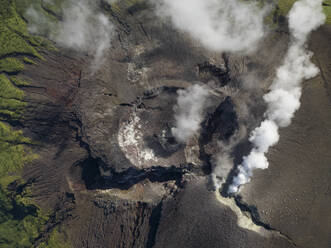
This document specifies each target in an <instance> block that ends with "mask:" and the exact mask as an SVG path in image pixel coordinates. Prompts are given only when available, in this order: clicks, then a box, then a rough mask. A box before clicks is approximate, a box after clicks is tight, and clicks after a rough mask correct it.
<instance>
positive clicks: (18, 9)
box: [0, 0, 69, 248]
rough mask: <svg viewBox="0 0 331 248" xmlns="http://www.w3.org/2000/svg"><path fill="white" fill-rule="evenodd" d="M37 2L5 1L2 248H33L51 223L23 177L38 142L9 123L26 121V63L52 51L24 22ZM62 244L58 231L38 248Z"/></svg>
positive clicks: (1, 14) (1, 7)
mask: <svg viewBox="0 0 331 248" xmlns="http://www.w3.org/2000/svg"><path fill="white" fill-rule="evenodd" d="M32 2H33V3H39V4H40V0H0V247H8V248H11V247H12V248H25V247H33V246H34V245H35V243H36V240H37V239H38V238H40V237H41V235H42V234H43V233H44V232H45V225H46V224H47V222H48V220H49V216H48V215H47V214H45V213H43V212H42V211H41V209H40V208H39V207H38V206H37V205H36V203H35V202H34V201H33V199H32V197H31V186H32V184H33V182H32V181H31V182H25V181H24V180H23V179H22V177H21V170H22V168H23V167H24V165H26V164H27V163H30V162H31V161H33V160H35V159H36V158H37V156H36V155H35V154H34V153H33V152H32V149H31V145H33V142H32V141H31V140H30V139H29V138H27V137H25V136H24V135H23V132H22V131H21V130H16V129H14V128H13V127H11V126H10V125H9V124H8V123H13V122H15V121H20V120H21V119H22V113H23V111H24V109H25V107H26V102H25V101H24V95H25V94H24V91H23V90H22V89H20V87H22V86H27V85H29V83H28V82H26V81H23V80H21V79H19V77H17V76H14V75H16V74H18V73H19V72H20V71H22V70H24V63H25V64H34V63H35V61H34V60H35V59H37V60H38V59H43V58H42V56H41V55H40V54H39V52H38V50H39V49H40V48H43V49H44V48H47V49H50V48H53V47H52V45H51V43H50V42H49V41H47V40H45V39H44V38H41V37H37V36H32V35H30V34H29V32H28V29H27V23H26V22H25V21H24V20H23V19H22V18H21V16H22V15H23V12H24V10H25V9H24V8H26V7H28V6H29V4H31V3H32ZM23 62H24V63H23ZM13 74H14V75H13ZM10 75H11V76H10ZM61 240H62V237H61V234H60V233H59V232H58V231H55V232H53V233H51V234H50V235H49V238H48V239H47V238H46V240H45V241H44V242H43V243H42V244H40V246H39V247H49V248H53V247H54V248H56V247H69V246H68V245H67V244H65V243H64V242H61Z"/></svg>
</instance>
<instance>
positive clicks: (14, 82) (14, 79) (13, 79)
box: [10, 76, 30, 87]
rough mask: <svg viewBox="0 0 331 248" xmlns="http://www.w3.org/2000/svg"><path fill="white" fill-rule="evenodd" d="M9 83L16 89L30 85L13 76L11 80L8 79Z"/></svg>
mask: <svg viewBox="0 0 331 248" xmlns="http://www.w3.org/2000/svg"><path fill="white" fill-rule="evenodd" d="M10 81H11V82H12V83H13V84H14V85H15V86H17V87H21V86H28V85H30V83H29V82H27V81H24V80H21V79H19V78H17V77H15V76H13V77H11V78H10Z"/></svg>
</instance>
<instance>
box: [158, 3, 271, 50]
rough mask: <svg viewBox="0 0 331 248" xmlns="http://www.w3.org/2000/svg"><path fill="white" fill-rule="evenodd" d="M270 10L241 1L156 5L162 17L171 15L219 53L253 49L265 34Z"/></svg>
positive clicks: (182, 27)
mask: <svg viewBox="0 0 331 248" xmlns="http://www.w3.org/2000/svg"><path fill="white" fill-rule="evenodd" d="M267 9H268V8H264V9H262V10H261V7H259V6H257V4H256V3H254V2H245V1H241V0H180V1H178V0H160V1H159V2H158V4H157V13H158V14H159V16H162V17H170V18H171V21H172V23H173V25H174V26H175V27H176V28H178V29H180V30H182V31H184V32H187V33H189V34H190V35H191V36H192V37H193V38H194V39H196V40H198V41H200V42H201V43H202V44H203V45H204V46H205V47H206V48H207V49H210V50H214V51H219V52H226V51H228V52H249V51H252V50H253V49H254V48H255V46H256V44H257V43H258V41H259V40H260V39H261V38H262V37H263V36H264V27H263V18H264V17H265V15H266V14H267V12H268V11H267Z"/></svg>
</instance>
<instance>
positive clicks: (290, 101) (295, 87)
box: [228, 0, 325, 193]
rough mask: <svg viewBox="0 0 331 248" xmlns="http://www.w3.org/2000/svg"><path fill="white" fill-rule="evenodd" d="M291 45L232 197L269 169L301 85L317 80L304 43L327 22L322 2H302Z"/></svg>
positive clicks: (294, 12)
mask: <svg viewBox="0 0 331 248" xmlns="http://www.w3.org/2000/svg"><path fill="white" fill-rule="evenodd" d="M288 19H289V28H290V32H291V39H292V40H291V44H290V47H289V50H288V52H287V55H286V57H285V59H284V61H283V64H282V65H281V66H280V67H279V68H278V70H277V74H276V78H275V79H274V81H273V83H272V85H271V87H270V92H269V93H268V94H266V95H265V96H264V100H265V102H266V103H267V106H268V107H267V112H266V113H265V117H266V119H265V120H264V121H263V122H262V123H261V125H260V126H259V127H257V128H256V129H255V130H254V131H253V132H252V133H251V136H250V139H249V140H250V142H251V143H252V144H253V149H252V151H251V153H250V154H249V155H248V156H245V157H244V158H243V162H242V164H241V165H239V166H238V174H237V176H235V177H234V179H233V182H232V185H230V187H229V190H228V191H229V193H236V192H237V191H238V190H239V187H240V186H241V185H243V184H245V183H247V182H249V181H250V178H251V176H252V173H253V171H254V169H266V168H268V165H269V163H268V160H267V158H266V156H265V154H266V153H267V152H268V149H269V148H270V147H271V146H273V145H275V144H276V143H277V142H278V140H279V133H278V129H279V128H281V127H286V126H288V125H290V124H291V119H292V118H293V116H294V113H295V112H296V111H297V110H298V109H299V107H300V97H301V90H302V89H301V83H302V81H303V80H307V79H309V78H312V77H314V76H316V75H317V74H318V72H319V70H318V68H317V67H316V66H315V65H314V64H313V63H312V62H311V61H310V59H311V57H312V53H311V52H309V51H307V50H306V48H305V43H306V41H307V39H308V36H309V34H310V33H311V32H312V31H313V30H316V29H317V28H318V27H319V26H320V25H322V24H323V23H324V22H325V15H324V14H323V9H322V0H299V1H297V2H296V3H295V4H294V5H293V7H292V9H291V10H290V13H289V15H288Z"/></svg>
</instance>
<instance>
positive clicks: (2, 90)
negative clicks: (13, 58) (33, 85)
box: [0, 74, 26, 170]
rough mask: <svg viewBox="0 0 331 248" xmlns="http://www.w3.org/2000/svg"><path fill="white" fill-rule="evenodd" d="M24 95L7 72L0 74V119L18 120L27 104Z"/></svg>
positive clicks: (18, 81) (20, 82)
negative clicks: (8, 76)
mask: <svg viewBox="0 0 331 248" xmlns="http://www.w3.org/2000/svg"><path fill="white" fill-rule="evenodd" d="M15 81H16V82H17V83H19V84H22V81H20V80H18V79H16V78H15ZM23 97H24V92H23V91H22V90H20V89H18V88H17V87H15V86H14V85H13V84H12V83H11V82H10V80H9V79H8V78H7V76H6V75H5V74H0V120H3V121H5V120H8V119H10V120H18V119H19V117H20V115H21V113H22V111H23V110H24V107H25V106H26V103H25V102H23V101H22V100H23ZM0 124H1V122H0ZM2 129H4V128H2ZM1 140H2V139H1V138H0V141H1ZM0 159H1V158H0ZM0 170H1V168H0Z"/></svg>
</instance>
